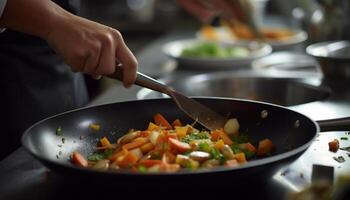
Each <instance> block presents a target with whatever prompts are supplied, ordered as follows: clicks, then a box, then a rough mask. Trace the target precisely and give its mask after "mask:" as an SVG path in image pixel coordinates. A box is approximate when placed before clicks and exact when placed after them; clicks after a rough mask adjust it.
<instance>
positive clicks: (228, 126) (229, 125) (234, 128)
mask: <svg viewBox="0 0 350 200" xmlns="http://www.w3.org/2000/svg"><path fill="white" fill-rule="evenodd" d="M238 130H239V123H238V121H237V119H236V118H232V119H229V120H228V121H227V122H226V123H225V126H224V131H225V132H226V133H227V134H228V135H238V134H239V133H238Z"/></svg>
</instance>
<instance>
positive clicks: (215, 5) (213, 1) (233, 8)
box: [177, 0, 244, 23]
mask: <svg viewBox="0 0 350 200" xmlns="http://www.w3.org/2000/svg"><path fill="white" fill-rule="evenodd" d="M177 3H178V4H179V5H181V6H182V7H183V8H184V9H185V10H187V11H188V12H189V13H191V14H193V15H194V16H195V17H197V18H198V19H199V20H200V21H202V22H206V23H208V22H210V21H211V20H212V19H213V18H214V17H216V16H220V17H223V18H235V19H237V20H240V21H243V20H244V13H243V12H242V9H241V8H240V4H239V3H238V2H237V1H236V0H230V1H227V0H177Z"/></svg>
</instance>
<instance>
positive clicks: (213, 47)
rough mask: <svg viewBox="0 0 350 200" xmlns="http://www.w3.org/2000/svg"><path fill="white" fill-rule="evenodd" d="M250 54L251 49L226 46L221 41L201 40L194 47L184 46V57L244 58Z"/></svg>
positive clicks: (182, 53)
mask: <svg viewBox="0 0 350 200" xmlns="http://www.w3.org/2000/svg"><path fill="white" fill-rule="evenodd" d="M248 55H249V50H248V49H247V48H245V47H240V46H224V45H220V44H219V43H209V42H201V43H198V44H195V45H193V46H192V47H188V48H184V49H183V50H182V52H181V56H184V57H212V58H235V57H236V58H242V57H247V56H248Z"/></svg>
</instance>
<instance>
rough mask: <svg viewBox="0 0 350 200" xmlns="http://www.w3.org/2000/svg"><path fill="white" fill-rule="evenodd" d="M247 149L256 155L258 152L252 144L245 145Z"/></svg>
mask: <svg viewBox="0 0 350 200" xmlns="http://www.w3.org/2000/svg"><path fill="white" fill-rule="evenodd" d="M245 147H246V149H247V150H248V151H250V152H252V153H255V152H256V148H255V147H254V145H252V144H251V143H250V142H248V143H246V144H245Z"/></svg>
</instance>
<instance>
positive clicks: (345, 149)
mask: <svg viewBox="0 0 350 200" xmlns="http://www.w3.org/2000/svg"><path fill="white" fill-rule="evenodd" d="M339 149H340V150H343V151H347V152H349V153H350V146H348V147H341V148H339Z"/></svg>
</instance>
